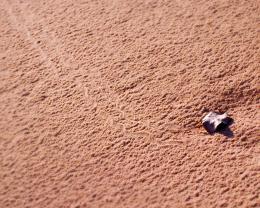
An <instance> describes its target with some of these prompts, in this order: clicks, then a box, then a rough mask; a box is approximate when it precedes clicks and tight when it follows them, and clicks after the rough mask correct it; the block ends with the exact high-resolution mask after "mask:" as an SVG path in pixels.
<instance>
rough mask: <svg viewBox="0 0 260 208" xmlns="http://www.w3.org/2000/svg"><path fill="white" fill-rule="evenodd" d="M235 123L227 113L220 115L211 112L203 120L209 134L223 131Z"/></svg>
mask: <svg viewBox="0 0 260 208" xmlns="http://www.w3.org/2000/svg"><path fill="white" fill-rule="evenodd" d="M232 123H233V119H232V118H230V117H228V115H227V113H224V114H218V113H215V112H212V111H211V112H209V113H208V114H207V115H206V116H205V117H204V118H203V119H202V124H203V126H204V128H205V129H206V130H207V132H208V133H209V134H213V133H215V132H219V131H222V130H224V129H226V128H227V127H228V126H229V125H231V124H232Z"/></svg>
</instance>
